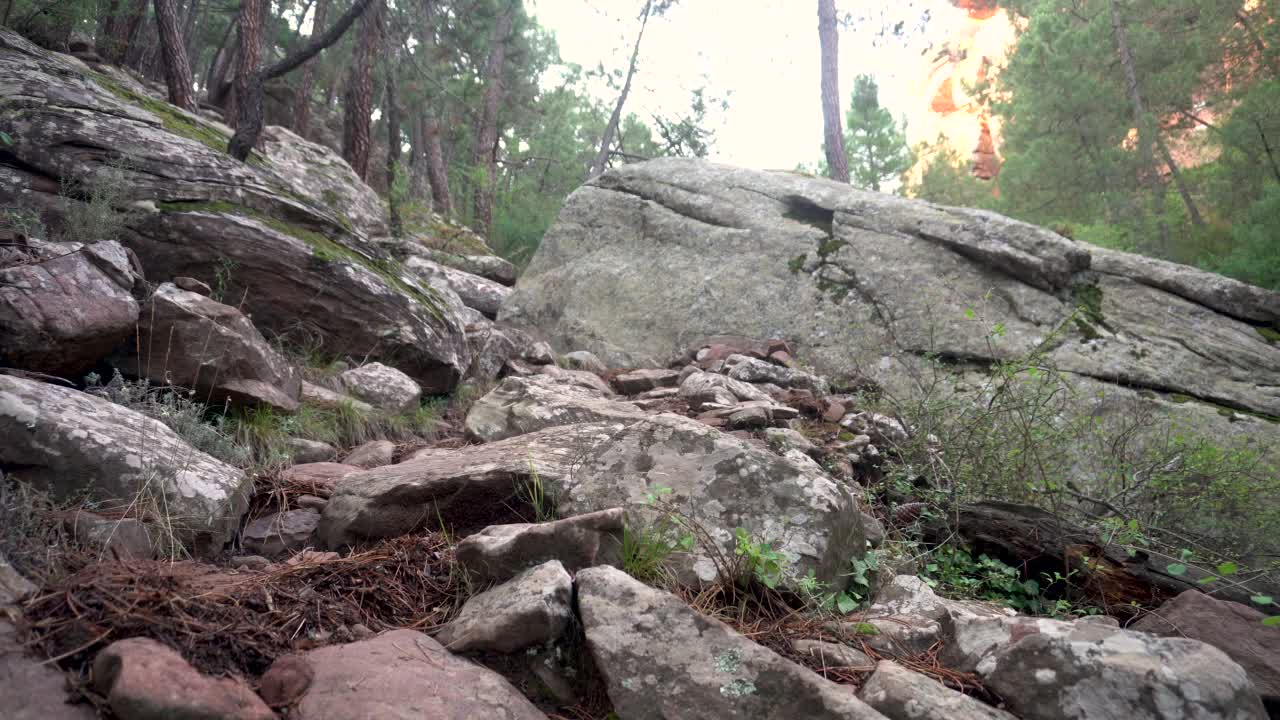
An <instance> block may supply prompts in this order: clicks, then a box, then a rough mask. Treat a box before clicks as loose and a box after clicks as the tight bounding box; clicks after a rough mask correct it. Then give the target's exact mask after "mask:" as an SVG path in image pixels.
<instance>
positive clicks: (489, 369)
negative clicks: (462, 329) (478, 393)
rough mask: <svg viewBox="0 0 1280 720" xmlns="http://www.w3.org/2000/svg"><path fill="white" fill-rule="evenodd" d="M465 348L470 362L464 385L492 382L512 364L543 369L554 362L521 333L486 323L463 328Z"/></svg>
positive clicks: (550, 356) (535, 342)
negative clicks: (524, 362) (468, 351)
mask: <svg viewBox="0 0 1280 720" xmlns="http://www.w3.org/2000/svg"><path fill="white" fill-rule="evenodd" d="M467 344H468V345H469V346H470V348H471V358H472V359H471V367H470V368H468V369H467V381H468V382H472V383H488V382H491V381H494V380H496V379H497V378H498V376H499V375H501V374H502V372H503V370H504V369H506V367H507V365H508V363H510V362H512V361H526V362H529V363H530V364H532V365H545V364H547V363H550V362H554V360H555V356H554V354H553V353H551V352H550V349H549V348H545V347H543V346H542V345H543V344H542V343H539V342H537V341H535V340H534V339H533V337H532V336H530V335H529V334H528V333H526V332H524V331H523V330H520V329H519V328H514V327H510V326H506V325H501V324H498V323H492V322H488V321H485V322H484V323H481V324H477V325H471V326H468V327H467Z"/></svg>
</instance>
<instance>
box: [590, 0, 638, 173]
mask: <svg viewBox="0 0 1280 720" xmlns="http://www.w3.org/2000/svg"><path fill="white" fill-rule="evenodd" d="M652 11H653V0H647V2H645V4H644V11H643V12H641V13H640V32H638V33H636V44H635V46H634V47H633V48H632V49H631V63H630V64H629V65H628V66H627V79H626V80H625V81H623V83H622V92H621V93H619V94H618V101H617V102H616V103H614V105H613V112H612V113H611V114H610V115H609V123H608V124H607V125H605V126H604V133H603V134H602V135H601V136H600V150H599V151H598V152H597V153H596V157H595V159H594V160H592V161H591V165H590V167H588V168H587V179H588V180H590V179H591V178H593V177H595V176H597V175H599V174H600V173H602V172H604V169H605V168H606V167H608V165H609V151H610V150H612V149H613V138H614V136H615V135H617V133H618V126H619V125H620V124H622V106H623V105H624V104H626V102H627V95H628V94H629V93H630V92H631V79H632V78H633V77H635V74H636V64H637V62H638V61H639V59H640V41H641V40H642V39H644V29H645V27H646V26H648V24H649V14H650V13H651V12H652Z"/></svg>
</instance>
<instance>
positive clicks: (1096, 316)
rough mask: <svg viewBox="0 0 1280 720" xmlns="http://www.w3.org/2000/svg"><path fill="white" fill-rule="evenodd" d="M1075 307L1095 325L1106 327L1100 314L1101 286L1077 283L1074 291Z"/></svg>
mask: <svg viewBox="0 0 1280 720" xmlns="http://www.w3.org/2000/svg"><path fill="white" fill-rule="evenodd" d="M1074 295H1075V301H1076V307H1078V308H1080V310H1081V311H1082V312H1083V313H1084V316H1085V317H1086V318H1088V319H1089V321H1090V322H1092V323H1094V324H1095V325H1101V326H1103V327H1106V320H1105V319H1104V318H1103V316H1102V288H1100V287H1098V286H1097V285H1078V286H1076V288H1075V291H1074Z"/></svg>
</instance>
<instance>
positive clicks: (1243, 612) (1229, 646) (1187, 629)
mask: <svg viewBox="0 0 1280 720" xmlns="http://www.w3.org/2000/svg"><path fill="white" fill-rule="evenodd" d="M1265 618H1266V615H1264V614H1263V613H1261V612H1259V611H1258V610H1257V609H1255V608H1251V607H1248V606H1246V605H1241V604H1240V603H1235V602H1229V601H1224V600H1218V599H1217V598H1214V597H1211V596H1209V595H1206V594H1204V593H1203V592H1200V591H1199V590H1185V591H1183V592H1182V594H1180V595H1178V596H1177V597H1176V598H1174V599H1172V600H1170V601H1168V602H1166V603H1165V604H1164V605H1161V606H1160V607H1159V608H1158V609H1156V611H1155V612H1152V613H1150V614H1147V615H1144V616H1142V618H1140V619H1139V620H1138V621H1137V622H1135V623H1134V624H1133V625H1130V626H1129V629H1130V630H1138V631H1141V632H1148V633H1154V634H1156V635H1165V636H1172V637H1188V638H1191V639H1192V640H1199V641H1201V642H1206V643H1209V644H1210V645H1213V646H1214V647H1216V648H1218V649H1219V650H1221V651H1222V652H1224V653H1226V654H1227V656H1228V657H1230V658H1231V659H1232V660H1234V661H1236V662H1237V663H1239V664H1240V666H1241V667H1243V668H1244V671H1245V672H1246V673H1248V674H1249V679H1250V680H1252V681H1253V685H1254V687H1255V688H1257V689H1258V693H1259V694H1261V695H1262V697H1263V699H1264V700H1266V701H1267V702H1268V703H1272V704H1275V705H1277V706H1280V627H1266V626H1264V625H1263V624H1262V621H1263V619H1265Z"/></svg>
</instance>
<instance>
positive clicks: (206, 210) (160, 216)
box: [0, 30, 470, 391]
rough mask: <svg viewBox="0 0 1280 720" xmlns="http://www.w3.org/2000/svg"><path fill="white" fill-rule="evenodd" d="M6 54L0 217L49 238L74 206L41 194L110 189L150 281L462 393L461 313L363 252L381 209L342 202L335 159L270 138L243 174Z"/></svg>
mask: <svg viewBox="0 0 1280 720" xmlns="http://www.w3.org/2000/svg"><path fill="white" fill-rule="evenodd" d="M0 49H3V51H4V52H3V53H0V100H2V101H3V103H4V104H5V107H7V108H9V109H10V110H11V111H10V112H8V113H6V114H5V115H4V117H3V118H0V131H3V132H5V133H6V134H7V135H8V136H10V137H12V138H13V143H12V144H11V145H8V146H6V148H5V149H6V154H7V156H9V157H11V158H12V159H13V161H12V162H7V163H0V169H3V172H4V174H5V175H6V176H12V180H13V181H12V182H8V181H7V182H5V183H3V184H0V202H3V203H5V204H8V205H15V206H20V207H31V208H36V209H38V210H39V211H40V213H41V220H42V221H43V222H44V223H45V225H47V226H49V227H53V228H59V227H63V226H65V225H66V222H65V218H66V213H67V212H71V211H72V210H71V208H72V207H73V206H74V205H75V204H76V203H77V202H78V201H75V200H67V199H63V198H59V197H58V191H59V187H58V183H56V182H53V183H48V182H41V179H42V178H50V177H51V178H68V179H71V180H74V181H76V182H77V183H80V184H82V185H83V186H85V187H91V186H93V185H94V184H95V183H97V184H99V185H101V184H110V186H111V188H112V192H113V194H114V195H115V196H116V202H117V204H118V205H119V206H121V207H125V206H129V207H131V208H132V209H133V212H132V213H131V214H130V215H128V216H127V217H125V218H123V219H124V220H125V229H124V232H123V236H122V242H123V243H124V244H125V245H126V246H127V247H129V248H130V249H132V250H133V251H134V252H135V253H136V254H137V255H138V257H139V258H140V260H141V261H142V266H143V267H144V268H145V269H146V271H147V272H148V273H149V274H151V275H153V276H156V277H178V276H185V277H191V278H194V279H196V280H199V281H202V282H204V283H206V284H207V285H209V286H210V287H212V288H214V289H215V290H216V291H219V292H221V293H222V295H223V297H225V298H228V302H231V301H232V300H231V299H234V304H235V305H236V306H237V307H240V308H242V309H243V310H244V311H245V313H246V314H248V315H250V316H251V317H252V318H253V321H254V323H255V324H256V325H257V326H258V328H259V329H260V330H262V331H263V332H264V333H269V334H277V335H280V336H283V337H286V338H288V337H291V336H293V335H294V334H298V333H302V334H303V335H305V336H306V337H311V338H319V339H321V340H323V342H324V348H325V351H326V352H332V353H336V354H344V355H349V356H352V357H359V358H366V357H367V358H369V359H373V360H377V359H390V358H394V359H395V362H396V365H397V367H399V368H400V369H402V370H404V371H405V372H408V373H409V374H410V375H412V376H413V377H414V378H415V379H416V380H418V381H419V382H421V383H423V384H424V385H425V386H427V387H428V389H430V390H438V391H448V390H450V389H452V388H453V387H454V386H455V385H456V384H457V382H458V381H459V380H460V379H461V376H462V374H463V372H465V370H466V368H467V365H469V364H470V358H469V357H468V352H467V347H466V342H465V339H464V337H463V327H464V323H463V321H462V319H460V317H459V316H458V313H457V310H456V308H454V307H452V306H451V305H449V304H448V303H447V302H445V301H444V300H443V299H442V298H441V297H439V295H438V293H435V292H434V291H433V290H432V289H431V288H424V287H420V286H417V285H415V284H414V283H412V282H411V281H408V280H405V279H404V278H403V277H401V276H399V275H398V274H397V273H396V272H395V270H396V268H395V267H394V264H393V263H392V262H391V257H390V255H389V253H387V252H386V251H385V250H384V249H382V248H381V247H379V246H378V245H377V244H376V243H374V242H372V238H373V237H375V236H377V235H378V234H380V233H381V232H384V230H383V228H385V213H384V212H382V211H381V206H380V203H378V201H377V200H376V198H371V197H369V195H371V191H368V192H366V191H367V188H365V189H364V191H361V190H355V191H344V190H343V188H345V187H347V186H348V185H350V186H352V187H355V188H360V187H362V186H361V185H360V183H359V181H358V180H357V179H355V177H354V175H352V174H351V173H350V168H346V165H345V163H344V162H343V161H342V160H341V159H340V158H338V157H337V156H336V155H334V154H333V153H331V152H328V151H326V150H324V149H323V148H321V147H319V146H307V147H306V148H305V150H303V151H299V152H293V151H283V150H281V146H282V144H283V145H288V144H290V143H291V139H290V138H289V136H288V135H287V134H285V133H283V132H269V133H268V134H267V135H268V142H267V143H265V144H264V146H263V148H262V149H261V150H260V151H256V152H255V153H254V154H252V155H251V156H250V158H249V162H240V161H237V160H236V159H234V158H232V157H231V156H229V155H227V154H226V142H227V140H228V139H229V136H230V131H229V130H228V129H227V128H225V127H223V126H220V125H218V124H215V123H211V122H208V121H207V120H204V119H202V118H200V117H198V116H196V115H192V114H190V113H186V112H184V111H182V110H179V109H178V108H175V107H173V106H171V105H169V104H167V103H164V102H162V101H159V100H156V99H154V98H151V97H149V96H147V95H146V94H145V93H143V92H140V91H139V90H138V89H136V88H133V87H130V86H128V85H127V84H125V83H122V82H120V81H118V80H113V79H110V78H108V77H106V76H105V75H101V74H99V73H96V72H94V71H92V70H90V69H89V68H88V67H86V66H85V65H84V64H83V63H80V62H79V61H77V60H75V59H73V58H70V57H67V56H62V55H57V54H55V53H50V52H48V51H45V50H41V49H40V48H38V47H36V46H35V45H33V44H31V43H29V42H27V41H26V40H24V39H22V38H21V37H20V36H18V35H16V34H15V33H12V32H11V31H8V30H2V31H0ZM273 152H274V154H275V156H277V157H279V158H280V159H279V162H278V163H277V162H276V161H275V160H273ZM122 157H123V158H128V161H127V162H125V163H121V162H119V158H122ZM299 163H304V164H306V165H307V166H308V168H309V169H305V170H304V169H300V168H299V167H298V165H299ZM10 166H11V167H10ZM343 168H345V170H343ZM317 175H328V176H330V177H331V179H330V180H328V181H325V182H318V181H316V179H315V178H316V176H317ZM7 179H8V178H7ZM344 193H345V194H344ZM355 195H361V196H362V197H354V196H355ZM375 203H378V204H377V205H375ZM375 207H377V210H375V209H374V208H375ZM347 213H350V214H347ZM459 306H460V303H459Z"/></svg>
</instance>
